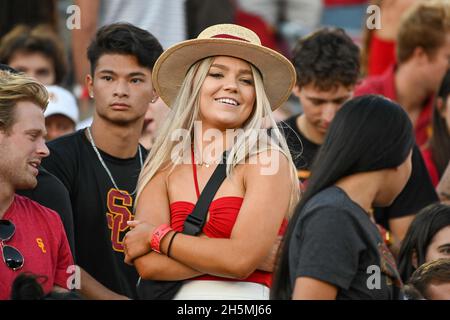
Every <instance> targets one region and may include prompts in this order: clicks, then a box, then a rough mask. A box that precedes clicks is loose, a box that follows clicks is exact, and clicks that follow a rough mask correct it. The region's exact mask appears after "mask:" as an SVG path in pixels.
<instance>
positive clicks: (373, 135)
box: [271, 95, 414, 299]
mask: <svg viewBox="0 0 450 320" xmlns="http://www.w3.org/2000/svg"><path fill="white" fill-rule="evenodd" d="M413 145H414V135H413V130H412V124H411V121H410V120H409V118H408V115H407V114H406V112H405V111H404V110H403V109H402V107H400V106H399V105H398V104H397V103H395V102H393V101H391V100H388V99H386V98H384V97H381V96H376V95H367V96H362V97H358V98H354V99H352V100H350V101H348V102H347V103H345V104H344V106H343V107H342V109H341V110H339V112H337V114H336V117H335V119H334V120H333V121H332V123H331V125H330V128H329V130H328V132H327V135H326V137H325V141H324V143H323V145H322V146H321V148H320V151H319V153H318V154H317V156H316V158H315V161H314V163H313V166H312V169H311V172H312V175H311V178H310V179H309V180H308V187H307V189H306V192H305V193H304V194H303V196H302V199H301V201H300V203H299V204H298V206H297V208H296V210H295V213H294V215H293V217H292V219H291V221H290V222H289V226H288V229H287V231H286V234H285V237H284V239H283V243H282V246H281V249H280V250H281V253H280V258H279V261H278V266H277V269H276V271H275V274H274V283H273V285H272V290H271V298H272V299H291V295H292V289H293V288H292V286H291V281H290V272H289V256H288V252H289V250H288V249H289V243H290V240H291V237H292V233H293V231H294V228H295V225H296V222H297V220H298V218H299V215H300V212H301V210H302V208H303V207H304V206H305V204H306V203H307V202H308V201H309V200H310V199H311V198H312V197H313V196H314V195H316V194H317V193H319V192H320V191H322V190H324V189H325V188H327V187H330V186H332V185H333V184H335V183H336V182H337V181H338V180H340V179H341V178H343V177H346V176H349V175H352V174H356V173H360V172H368V171H377V170H382V169H387V168H395V167H398V166H399V165H401V164H402V163H403V162H404V161H405V160H406V159H407V157H408V155H409V153H410V152H411V150H412V147H413Z"/></svg>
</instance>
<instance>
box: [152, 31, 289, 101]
mask: <svg viewBox="0 0 450 320" xmlns="http://www.w3.org/2000/svg"><path fill="white" fill-rule="evenodd" d="M211 56H231V57H235V58H240V59H242V60H246V61H248V62H250V63H251V64H252V65H254V66H255V67H256V68H257V69H258V70H259V71H260V72H261V74H262V77H263V81H264V88H265V91H266V94H267V97H268V98H269V101H270V104H271V107H272V110H275V109H276V108H278V107H279V106H280V105H282V104H283V103H284V102H285V101H286V100H287V99H288V98H289V95H290V94H291V90H292V87H293V86H294V84H295V79H296V76H295V69H294V67H293V65H292V64H291V62H290V61H289V60H288V59H286V58H285V57H284V56H283V55H281V54H279V53H278V52H276V51H274V50H272V49H269V48H266V47H264V46H262V45H261V41H260V40H259V38H258V36H257V35H256V33H254V32H253V31H251V30H249V29H247V28H244V27H241V26H238V25H234V24H218V25H214V26H211V27H209V28H207V29H205V30H204V31H203V32H202V33H200V34H199V36H198V37H197V39H191V40H186V41H183V42H180V43H178V44H175V45H173V46H171V47H170V48H168V49H167V50H166V51H164V52H163V53H162V55H161V56H160V57H159V59H158V60H157V61H156V64H155V67H154V68H153V85H154V86H155V89H156V92H157V93H158V95H159V96H160V97H161V98H162V99H163V101H164V102H165V103H166V104H167V105H168V106H171V104H172V103H173V102H174V100H175V97H176V95H177V94H178V91H179V89H180V87H181V84H182V83H183V80H184V77H185V76H186V73H187V71H188V69H189V68H190V67H191V66H192V65H193V64H194V63H196V62H197V61H199V60H202V59H204V58H207V57H211Z"/></svg>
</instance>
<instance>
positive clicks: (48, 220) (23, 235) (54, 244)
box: [0, 195, 74, 300]
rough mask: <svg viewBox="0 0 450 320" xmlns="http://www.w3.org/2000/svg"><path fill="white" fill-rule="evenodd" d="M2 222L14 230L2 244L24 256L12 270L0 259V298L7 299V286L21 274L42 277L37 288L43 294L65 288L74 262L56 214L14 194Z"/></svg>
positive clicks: (8, 289) (8, 293)
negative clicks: (18, 267)
mask: <svg viewBox="0 0 450 320" xmlns="http://www.w3.org/2000/svg"><path fill="white" fill-rule="evenodd" d="M2 219H5V220H9V221H11V222H12V223H14V225H15V229H16V230H15V233H14V235H13V236H12V238H11V239H10V240H8V241H5V243H4V244H5V245H9V246H12V247H14V248H16V249H17V250H18V251H19V252H20V253H21V254H22V256H23V257H24V264H23V267H22V268H20V269H18V270H16V271H14V270H12V269H10V268H8V267H7V266H6V264H5V263H3V257H1V258H0V299H1V300H6V299H9V298H10V293H11V286H12V284H13V282H14V280H15V278H16V277H17V276H18V275H19V274H21V273H23V272H29V273H32V274H34V275H37V276H43V277H42V282H41V285H42V287H43V289H44V293H45V294H47V293H49V292H50V291H52V288H53V287H54V286H59V287H62V288H66V289H68V286H69V285H70V281H68V280H69V278H70V277H71V276H72V270H73V264H74V262H73V258H72V253H71V251H70V247H69V242H68V240H67V237H66V233H65V231H64V227H63V224H62V222H61V219H60V217H59V215H58V214H57V213H56V212H54V211H53V210H51V209H48V208H46V207H44V206H41V205H40V204H38V203H37V202H34V201H32V200H30V199H28V198H25V197H22V196H19V195H15V196H14V201H13V203H12V204H11V205H10V207H9V208H8V210H7V211H6V212H5V214H4V215H3V217H2ZM0 255H2V253H1V251H0ZM44 277H45V278H44Z"/></svg>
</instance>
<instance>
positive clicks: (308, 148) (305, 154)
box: [279, 115, 438, 229]
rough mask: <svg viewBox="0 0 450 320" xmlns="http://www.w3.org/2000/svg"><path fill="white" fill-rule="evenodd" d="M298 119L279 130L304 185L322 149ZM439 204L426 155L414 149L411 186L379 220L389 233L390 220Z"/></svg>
mask: <svg viewBox="0 0 450 320" xmlns="http://www.w3.org/2000/svg"><path fill="white" fill-rule="evenodd" d="M298 116H299V115H295V116H293V117H291V118H289V119H287V120H286V121H284V122H285V124H284V123H280V124H279V126H280V127H283V128H284V130H283V131H284V135H285V137H286V141H287V144H288V146H289V149H290V150H291V154H292V157H296V159H299V160H297V161H294V162H295V165H296V167H297V170H298V172H299V178H300V179H301V180H302V182H304V181H305V180H306V178H307V177H309V170H310V168H311V165H312V163H313V161H314V157H315V156H316V154H317V152H318V151H319V148H320V145H318V144H315V143H313V142H311V141H309V140H308V139H307V138H306V137H305V136H304V135H303V134H302V133H301V132H300V130H299V129H298V127H297V123H296V121H297V118H298ZM286 124H287V125H289V126H290V127H291V128H292V129H293V130H294V132H295V133H294V132H293V131H292V130H290V129H286ZM296 135H298V136H299V137H300V139H301V142H302V144H303V149H301V144H300V143H299V141H298V137H297V136H296ZM299 152H301V155H300V157H299V156H298V153H299ZM436 201H438V196H437V194H436V191H435V190H434V187H433V184H432V182H431V179H430V176H429V174H428V171H427V168H426V166H425V163H424V161H423V158H422V155H421V153H420V150H419V148H418V147H417V146H416V145H414V148H413V154H412V172H411V177H410V178H409V180H408V183H407V184H406V186H405V188H404V189H403V191H402V192H401V193H400V195H399V196H398V197H397V198H396V199H395V201H394V202H393V203H392V205H390V206H389V207H386V208H374V216H375V220H376V221H377V223H378V224H380V225H382V226H383V227H384V228H386V229H389V224H388V221H389V219H393V218H400V217H404V216H407V215H411V214H416V213H417V212H418V211H419V210H421V209H422V208H424V207H426V206H427V205H429V204H432V203H434V202H436Z"/></svg>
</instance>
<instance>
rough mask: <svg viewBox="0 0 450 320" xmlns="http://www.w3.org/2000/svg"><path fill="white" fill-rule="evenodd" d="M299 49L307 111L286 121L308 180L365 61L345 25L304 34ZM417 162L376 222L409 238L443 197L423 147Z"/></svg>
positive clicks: (300, 92) (298, 91)
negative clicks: (414, 224) (418, 216)
mask: <svg viewBox="0 0 450 320" xmlns="http://www.w3.org/2000/svg"><path fill="white" fill-rule="evenodd" d="M293 53H294V54H293V64H294V66H295V68H296V71H297V84H296V86H295V87H294V90H293V91H294V94H295V95H296V96H297V97H298V98H299V100H300V103H301V105H302V107H303V113H302V114H300V115H296V116H293V117H291V118H289V119H287V120H286V121H285V122H283V123H281V124H280V126H281V127H282V128H283V131H284V132H285V135H286V141H287V143H288V145H289V148H290V150H291V153H292V157H293V159H294V162H295V164H296V166H297V169H298V176H299V179H300V180H301V181H302V182H303V186H306V185H307V181H306V180H307V179H308V178H309V176H310V169H311V166H312V164H313V161H314V158H315V156H316V154H317V152H318V151H319V148H320V145H321V144H322V143H323V142H324V139H325V135H326V133H327V130H328V127H329V125H330V123H331V122H332V121H333V118H334V116H335V114H336V112H337V111H338V110H339V109H340V108H341V106H342V105H343V104H344V102H346V101H347V100H348V99H350V98H351V97H352V96H353V91H354V88H355V85H356V83H357V81H358V74H359V67H360V65H359V49H358V47H357V46H356V45H355V44H354V43H353V41H352V40H351V39H350V37H349V36H348V35H347V34H345V32H344V31H343V30H340V29H321V30H318V31H316V32H315V33H313V34H311V35H309V36H307V37H305V38H302V39H300V40H299V42H298V44H297V46H296V48H295V49H294V52H293ZM412 162H413V165H412V168H413V169H412V174H411V178H410V180H409V181H408V183H407V185H406V187H405V189H404V190H403V191H402V193H401V194H400V195H399V197H398V198H397V199H396V200H395V201H394V203H393V204H392V205H391V206H390V207H387V208H376V209H375V210H374V211H375V212H374V217H375V220H376V222H377V223H378V224H380V225H381V226H383V227H384V228H386V229H389V230H390V231H391V233H392V235H393V236H394V238H395V239H396V240H397V241H399V240H401V239H403V237H404V235H405V233H406V230H407V229H408V226H409V224H410V222H411V220H412V219H413V218H414V215H413V214H414V213H415V212H417V211H419V210H420V209H421V208H423V207H425V206H426V205H428V204H431V203H433V202H435V201H437V200H438V198H437V195H436V193H435V191H434V188H433V186H432V184H431V180H430V177H429V175H428V172H427V170H426V168H425V164H424V162H423V159H422V157H421V155H420V151H419V150H418V148H417V147H414V149H413V156H412ZM386 237H387V238H388V237H390V234H389V233H387V234H386Z"/></svg>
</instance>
